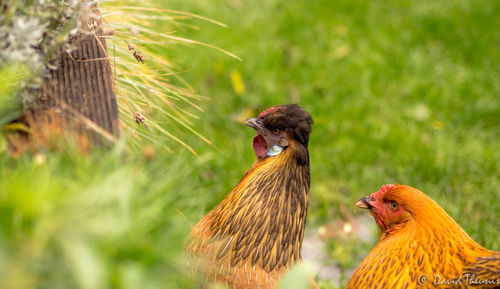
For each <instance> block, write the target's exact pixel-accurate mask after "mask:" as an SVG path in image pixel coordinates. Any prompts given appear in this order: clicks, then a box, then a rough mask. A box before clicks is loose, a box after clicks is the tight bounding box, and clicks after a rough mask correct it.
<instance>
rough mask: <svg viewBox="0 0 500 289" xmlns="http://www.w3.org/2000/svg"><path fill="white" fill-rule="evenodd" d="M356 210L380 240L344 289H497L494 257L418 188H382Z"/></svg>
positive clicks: (499, 259)
mask: <svg viewBox="0 0 500 289" xmlns="http://www.w3.org/2000/svg"><path fill="white" fill-rule="evenodd" d="M356 206H357V207H359V208H363V209H368V210H370V214H371V215H372V216H373V217H374V218H375V221H376V223H377V225H378V227H379V229H380V240H379V242H378V244H377V245H376V246H375V248H373V250H372V251H371V252H370V253H369V254H368V256H367V257H366V258H365V259H364V260H363V261H362V262H361V264H360V265H359V266H358V268H357V269H356V270H355V271H354V273H353V275H352V277H351V279H350V281H349V283H348V284H347V289H360V288H363V289H369V288H379V289H382V288H442V289H444V288H500V253H499V252H494V251H490V250H487V249H485V248H483V247H481V246H480V245H479V244H477V243H476V242H474V240H472V239H471V238H470V237H469V236H468V235H467V233H465V232H464V230H463V229H462V228H461V227H460V226H459V225H458V224H457V223H456V222H455V221H454V220H453V219H452V218H451V217H450V216H449V215H448V214H447V213H446V212H445V211H444V210H443V209H442V208H441V207H440V206H439V205H438V204H437V203H436V202H434V201H433V200H432V199H431V198H429V197H428V196H426V195H425V194H424V193H422V192H420V191H419V190H417V189H414V188H412V187H408V186H403V185H385V186H382V188H381V189H380V190H379V191H378V192H376V193H373V194H371V195H370V196H367V197H364V198H362V199H361V200H359V201H358V202H357V203H356Z"/></svg>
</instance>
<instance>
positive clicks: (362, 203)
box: [356, 197, 373, 210]
mask: <svg viewBox="0 0 500 289" xmlns="http://www.w3.org/2000/svg"><path fill="white" fill-rule="evenodd" d="M356 207H358V208H361V209H368V210H371V209H372V208H373V205H372V204H370V198H369V197H363V198H361V199H359V201H358V202H357V203H356Z"/></svg>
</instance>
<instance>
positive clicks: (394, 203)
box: [391, 202, 398, 210]
mask: <svg viewBox="0 0 500 289" xmlns="http://www.w3.org/2000/svg"><path fill="white" fill-rule="evenodd" d="M391 209H393V210H397V209H398V203H396V202H392V203H391Z"/></svg>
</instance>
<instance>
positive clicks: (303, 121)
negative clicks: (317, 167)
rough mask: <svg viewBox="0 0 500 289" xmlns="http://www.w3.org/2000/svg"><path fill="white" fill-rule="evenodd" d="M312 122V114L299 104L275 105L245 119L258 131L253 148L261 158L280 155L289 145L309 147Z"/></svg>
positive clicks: (246, 122)
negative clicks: (253, 116)
mask: <svg viewBox="0 0 500 289" xmlns="http://www.w3.org/2000/svg"><path fill="white" fill-rule="evenodd" d="M312 123H313V120H312V118H311V115H310V114H309V113H308V112H307V111H305V110H303V109H302V108H301V107H300V106H299V105H297V104H289V105H280V106H274V107H271V108H269V109H267V110H265V111H263V112H261V113H260V114H259V116H258V117H257V118H250V119H247V120H246V121H245V124H246V125H248V126H250V127H253V128H254V129H255V130H256V131H257V135H256V136H255V137H254V139H253V149H254V151H255V154H256V155H257V157H259V158H266V157H272V156H275V155H278V154H280V153H281V152H282V151H283V150H286V149H288V147H289V146H295V147H296V146H302V147H303V148H306V149H307V143H308V141H309V134H310V133H311V125H312Z"/></svg>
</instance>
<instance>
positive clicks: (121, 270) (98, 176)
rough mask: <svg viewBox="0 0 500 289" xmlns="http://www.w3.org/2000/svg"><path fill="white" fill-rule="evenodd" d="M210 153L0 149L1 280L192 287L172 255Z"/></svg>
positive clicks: (38, 284) (11, 283) (87, 287)
mask: <svg viewBox="0 0 500 289" xmlns="http://www.w3.org/2000/svg"><path fill="white" fill-rule="evenodd" d="M207 160H208V157H198V158H194V157H193V156H191V155H187V154H186V156H180V157H179V156H173V155H171V154H165V153H164V152H163V153H162V151H159V152H158V154H156V155H155V157H154V158H153V159H149V160H148V159H147V158H144V156H142V155H131V154H125V153H124V152H123V151H122V150H121V149H120V148H116V149H114V150H113V151H112V152H106V151H95V152H93V153H92V154H91V155H89V156H87V157H82V156H81V155H80V154H79V153H78V152H77V151H74V150H72V149H68V150H66V151H64V152H59V153H55V152H45V153H42V152H40V153H37V154H34V155H30V154H25V155H23V156H22V157H21V158H20V159H12V158H10V157H8V156H6V155H4V154H2V155H0V168H1V171H0V188H2V189H1V190H0V276H2V278H1V280H0V287H1V288H82V289H97V288H181V286H182V288H195V287H192V286H194V285H193V284H194V283H191V282H190V281H189V278H186V276H185V275H183V273H182V264H181V263H180V262H179V261H180V260H179V254H180V252H181V249H182V246H183V242H184V239H185V236H186V235H187V233H188V232H189V230H190V227H191V224H190V223H189V221H188V220H187V219H186V217H185V215H186V216H192V215H193V214H194V213H196V212H197V210H196V209H197V208H198V207H199V203H200V201H201V200H203V199H204V198H203V197H200V196H206V195H207V192H206V191H204V189H203V186H202V185H200V182H199V178H198V177H197V176H196V174H195V173H193V171H195V170H196V169H199V168H200V167H201V166H203V165H204V164H205V163H206V161H207Z"/></svg>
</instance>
